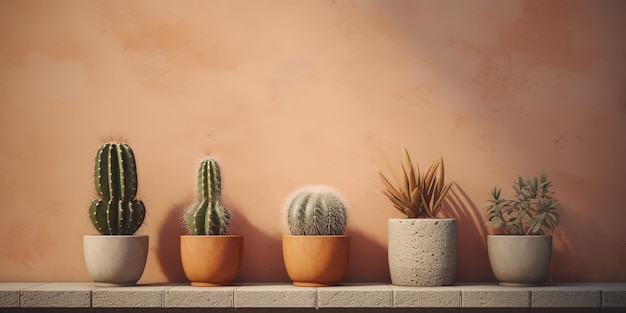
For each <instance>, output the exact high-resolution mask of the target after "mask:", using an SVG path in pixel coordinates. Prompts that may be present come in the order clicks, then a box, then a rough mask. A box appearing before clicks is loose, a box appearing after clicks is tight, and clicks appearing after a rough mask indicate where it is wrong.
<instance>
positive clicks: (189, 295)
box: [164, 286, 237, 308]
mask: <svg viewBox="0 0 626 313" xmlns="http://www.w3.org/2000/svg"><path fill="white" fill-rule="evenodd" d="M236 288H237V287H235V286H224V287H193V286H177V287H172V288H170V289H167V290H165V299H164V301H165V302H164V307H166V308H232V307H234V295H235V289H236Z"/></svg>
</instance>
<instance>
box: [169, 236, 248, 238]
mask: <svg viewBox="0 0 626 313" xmlns="http://www.w3.org/2000/svg"><path fill="white" fill-rule="evenodd" d="M180 237H181V238H183V237H185V238H240V237H243V235H180Z"/></svg>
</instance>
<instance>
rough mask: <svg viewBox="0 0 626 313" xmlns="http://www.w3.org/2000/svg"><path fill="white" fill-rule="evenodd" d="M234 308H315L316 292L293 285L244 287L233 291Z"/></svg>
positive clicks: (312, 289)
mask: <svg viewBox="0 0 626 313" xmlns="http://www.w3.org/2000/svg"><path fill="white" fill-rule="evenodd" d="M234 300H235V301H234V302H235V307H236V308H315V307H316V300H317V297H316V290H315V288H313V287H296V286H293V285H246V286H240V287H238V288H237V289H235V299H234Z"/></svg>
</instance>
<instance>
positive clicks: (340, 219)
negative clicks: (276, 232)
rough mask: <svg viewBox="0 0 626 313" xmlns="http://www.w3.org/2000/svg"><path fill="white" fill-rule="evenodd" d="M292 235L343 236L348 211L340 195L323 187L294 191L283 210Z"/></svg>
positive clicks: (308, 187)
mask: <svg viewBox="0 0 626 313" xmlns="http://www.w3.org/2000/svg"><path fill="white" fill-rule="evenodd" d="M285 211H286V214H287V226H288V227H289V232H290V233H291V235H296V236H302V235H305V236H334V235H343V234H344V232H345V229H346V223H347V221H348V216H347V210H346V206H345V204H344V202H343V201H342V199H341V197H340V196H339V194H338V193H337V192H336V191H334V190H333V189H331V188H329V187H326V186H306V187H303V188H301V189H299V190H297V191H296V192H295V193H294V194H293V195H292V196H291V197H290V198H289V200H288V202H287V205H286V207H285Z"/></svg>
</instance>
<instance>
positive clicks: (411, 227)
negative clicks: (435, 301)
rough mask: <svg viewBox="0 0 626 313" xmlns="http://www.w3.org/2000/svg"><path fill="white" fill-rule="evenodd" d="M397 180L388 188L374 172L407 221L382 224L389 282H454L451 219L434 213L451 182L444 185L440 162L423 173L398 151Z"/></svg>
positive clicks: (422, 284) (454, 227)
mask: <svg viewBox="0 0 626 313" xmlns="http://www.w3.org/2000/svg"><path fill="white" fill-rule="evenodd" d="M402 173H403V181H402V183H400V184H399V185H398V187H394V186H393V185H392V184H391V183H390V182H389V180H388V179H387V178H386V177H385V175H383V174H382V173H381V172H379V173H378V174H379V176H380V178H381V180H382V182H383V184H384V186H385V189H383V193H384V194H385V195H386V196H387V197H388V198H389V200H391V203H392V204H393V206H394V207H395V208H396V209H398V210H399V211H400V212H402V213H403V214H405V215H406V216H407V218H391V219H389V221H388V232H389V233H388V238H387V239H388V255H387V256H388V260H389V273H390V276H391V283H392V284H394V285H400V286H420V287H430V286H442V285H451V284H452V283H453V282H454V275H455V272H456V233H457V225H456V219H455V218H440V217H439V212H440V210H441V205H442V202H443V199H444V198H445V196H446V194H447V193H448V191H449V190H450V188H451V186H452V182H450V183H447V184H446V183H445V182H444V166H443V159H440V160H439V162H435V163H433V164H432V165H431V166H430V167H429V168H428V170H426V172H425V173H422V172H420V169H419V166H418V165H417V164H415V167H414V166H413V163H412V162H411V158H410V156H409V153H408V152H407V150H406V149H404V158H403V162H402Z"/></svg>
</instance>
